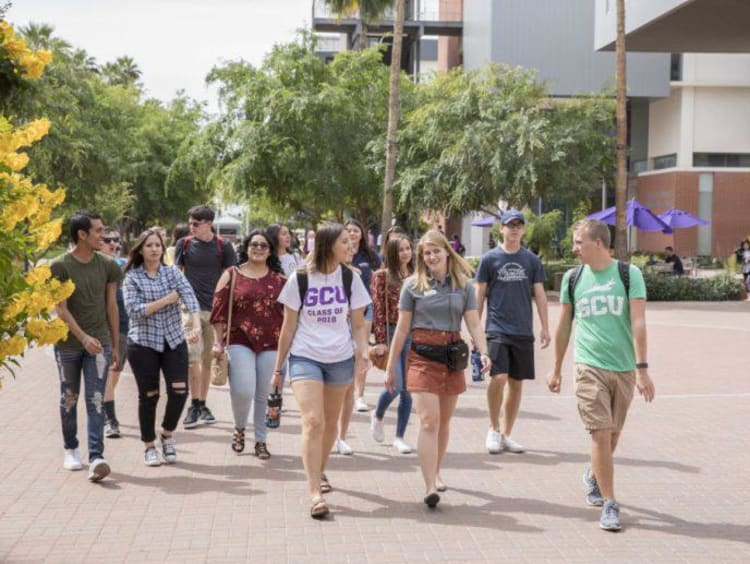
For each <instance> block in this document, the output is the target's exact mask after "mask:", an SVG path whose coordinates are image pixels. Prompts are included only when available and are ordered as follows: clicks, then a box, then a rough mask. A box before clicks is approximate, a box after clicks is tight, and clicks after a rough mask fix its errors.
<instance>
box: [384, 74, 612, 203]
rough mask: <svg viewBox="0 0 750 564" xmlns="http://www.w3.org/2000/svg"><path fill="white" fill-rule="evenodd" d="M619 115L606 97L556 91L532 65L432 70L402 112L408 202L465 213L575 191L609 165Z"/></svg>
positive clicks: (403, 195)
mask: <svg viewBox="0 0 750 564" xmlns="http://www.w3.org/2000/svg"><path fill="white" fill-rule="evenodd" d="M612 118H613V105H612V102H611V100H609V99H607V98H605V97H598V96H590V97H584V98H578V99H572V100H564V101H555V100H552V99H551V98H549V97H548V94H547V90H546V88H545V86H544V85H542V84H539V83H537V82H536V80H535V72H534V71H533V70H529V69H523V68H520V67H516V68H511V67H509V66H507V65H490V66H487V67H485V68H482V69H479V70H476V71H471V72H464V71H463V70H462V69H456V70H453V71H451V72H449V73H447V74H446V75H444V76H438V77H435V78H434V79H433V80H432V81H430V82H428V83H427V84H425V85H424V86H423V87H422V88H421V92H420V96H419V99H418V101H417V103H416V109H415V110H414V111H412V112H410V113H408V114H405V117H404V123H403V126H402V129H401V134H400V143H401V145H402V147H403V152H402V154H401V156H400V158H399V167H400V174H399V178H398V181H397V188H398V190H399V192H400V199H401V204H402V205H403V206H404V207H407V208H411V209H414V208H417V209H424V208H431V209H442V210H445V211H447V212H449V213H465V212H468V211H470V210H477V209H482V208H483V207H484V206H488V205H489V206H492V205H494V204H495V203H496V202H497V201H498V200H499V199H503V200H506V201H508V202H510V204H511V205H514V206H517V207H522V206H523V205H525V204H526V203H527V202H529V201H531V200H532V199H535V198H538V197H546V196H551V195H554V196H556V197H557V198H559V199H561V200H572V201H575V200H576V199H577V198H579V197H581V196H585V195H587V194H588V193H589V192H590V191H591V190H593V189H595V188H596V187H597V186H598V185H599V184H600V183H601V179H602V177H610V176H611V174H612V165H611V156H610V155H611V153H612V150H611V149H612V139H611V136H610V135H609V132H610V131H611V129H612Z"/></svg>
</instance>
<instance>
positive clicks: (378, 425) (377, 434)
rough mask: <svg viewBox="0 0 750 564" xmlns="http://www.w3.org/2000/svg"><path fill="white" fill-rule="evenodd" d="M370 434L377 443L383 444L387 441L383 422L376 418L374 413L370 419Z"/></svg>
mask: <svg viewBox="0 0 750 564" xmlns="http://www.w3.org/2000/svg"><path fill="white" fill-rule="evenodd" d="M370 434H371V435H372V438H373V439H374V440H375V442H376V443H382V442H383V441H384V440H385V432H384V431H383V421H382V420H381V419H378V418H377V417H375V412H374V411H373V412H372V417H371V418H370Z"/></svg>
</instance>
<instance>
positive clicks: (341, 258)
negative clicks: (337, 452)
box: [271, 224, 371, 519]
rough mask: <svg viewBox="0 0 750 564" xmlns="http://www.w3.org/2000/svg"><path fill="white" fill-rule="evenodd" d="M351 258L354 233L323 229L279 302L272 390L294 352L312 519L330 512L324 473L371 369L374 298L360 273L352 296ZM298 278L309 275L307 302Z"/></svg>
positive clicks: (294, 384)
mask: <svg viewBox="0 0 750 564" xmlns="http://www.w3.org/2000/svg"><path fill="white" fill-rule="evenodd" d="M348 255H349V234H348V233H347V231H346V229H344V226H343V225H340V224H329V225H325V226H323V227H322V228H320V229H319V230H318V231H317V233H316V235H315V249H314V250H313V252H312V253H311V254H310V256H309V257H308V259H307V263H306V265H305V266H303V267H302V268H301V269H299V270H297V271H296V272H294V273H292V275H291V276H290V277H289V280H287V283H286V285H285V286H284V289H283V290H282V291H281V294H280V295H279V298H278V301H279V302H280V303H282V304H284V324H283V325H282V327H281V336H280V337H279V349H278V356H277V357H276V366H275V369H274V373H273V378H272V380H271V388H273V387H275V386H278V385H279V383H280V382H281V366H282V364H283V363H284V360H285V358H286V355H287V352H289V380H290V381H291V383H292V390H294V395H295V397H296V398H297V402H298V403H299V406H300V411H301V412H302V462H303V463H304V466H305V472H306V474H307V481H308V487H309V492H310V497H311V498H312V506H311V508H310V515H311V516H312V517H313V518H316V519H320V518H322V517H325V516H326V515H327V514H328V511H329V509H328V505H327V504H326V502H325V500H324V499H323V498H322V497H321V494H323V493H327V492H329V491H331V484H330V483H329V482H328V479H327V478H326V475H325V474H324V470H325V467H326V463H327V462H328V455H329V454H330V452H331V448H332V447H333V443H334V441H335V439H336V434H337V432H338V417H339V413H341V406H342V402H343V401H344V396H345V395H346V391H347V389H348V386H349V385H350V384H351V382H352V378H353V374H354V371H355V369H356V370H359V371H367V369H368V366H369V359H368V356H367V348H368V347H367V334H366V331H365V320H364V311H365V308H366V307H367V306H368V305H369V304H370V301H371V300H370V295H369V293H368V292H367V290H366V289H365V286H364V284H363V283H362V280H361V278H360V277H359V274H357V273H356V272H352V271H348V272H347V274H346V278H350V279H351V296H350V297H348V296H347V291H346V287H345V283H344V273H343V269H344V268H347V267H345V266H342V263H344V262H345V261H346V260H347V257H348ZM300 276H305V277H306V278H307V291H306V292H305V296H304V303H303V300H301V299H300V287H299V284H298V278H299V277H300ZM350 314H351V328H350V325H349V316H350ZM352 333H354V340H355V341H356V345H357V346H356V351H357V355H356V361H355V355H354V351H355V347H354V342H353V341H352ZM355 362H356V366H355Z"/></svg>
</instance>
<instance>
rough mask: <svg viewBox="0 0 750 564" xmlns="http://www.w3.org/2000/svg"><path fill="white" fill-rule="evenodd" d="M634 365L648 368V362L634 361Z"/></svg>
mask: <svg viewBox="0 0 750 564" xmlns="http://www.w3.org/2000/svg"><path fill="white" fill-rule="evenodd" d="M635 367H636V368H648V362H636V363H635Z"/></svg>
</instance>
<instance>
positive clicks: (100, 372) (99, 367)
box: [96, 353, 107, 380]
mask: <svg viewBox="0 0 750 564" xmlns="http://www.w3.org/2000/svg"><path fill="white" fill-rule="evenodd" d="M106 365H107V362H106V360H105V359H104V355H103V354H102V353H99V354H98V355H96V374H97V376H99V379H100V380H101V379H102V378H104V368H105V366H106Z"/></svg>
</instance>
